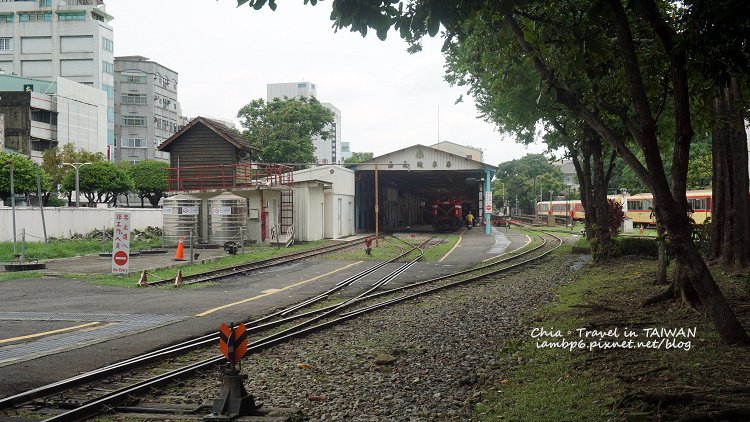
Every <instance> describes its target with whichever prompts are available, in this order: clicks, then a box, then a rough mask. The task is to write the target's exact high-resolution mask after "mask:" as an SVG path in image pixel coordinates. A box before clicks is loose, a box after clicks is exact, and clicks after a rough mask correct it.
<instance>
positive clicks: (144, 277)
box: [138, 270, 148, 287]
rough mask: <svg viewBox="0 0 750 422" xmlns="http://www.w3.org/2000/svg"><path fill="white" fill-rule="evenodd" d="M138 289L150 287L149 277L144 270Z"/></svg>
mask: <svg viewBox="0 0 750 422" xmlns="http://www.w3.org/2000/svg"><path fill="white" fill-rule="evenodd" d="M138 287H148V275H147V274H146V270H143V272H142V273H141V279H140V280H138Z"/></svg>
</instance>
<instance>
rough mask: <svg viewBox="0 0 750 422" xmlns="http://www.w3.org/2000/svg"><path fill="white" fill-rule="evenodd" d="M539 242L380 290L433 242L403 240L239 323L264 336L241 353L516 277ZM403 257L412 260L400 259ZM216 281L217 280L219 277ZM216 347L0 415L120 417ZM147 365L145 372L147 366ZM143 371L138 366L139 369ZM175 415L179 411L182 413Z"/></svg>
mask: <svg viewBox="0 0 750 422" xmlns="http://www.w3.org/2000/svg"><path fill="white" fill-rule="evenodd" d="M542 237H546V238H548V239H550V238H551V239H553V240H555V239H556V242H554V243H556V244H552V243H550V242H548V241H547V240H544V241H543V242H541V244H539V245H537V246H536V247H534V248H531V249H529V250H528V251H525V252H523V253H519V254H517V255H513V256H509V257H506V258H503V259H498V260H496V261H494V262H490V263H487V264H485V265H481V266H479V267H476V268H472V269H468V270H464V271H459V272H456V273H452V274H446V275H444V276H440V277H435V278H431V279H428V280H422V281H418V282H414V283H411V284H408V285H405V286H402V287H398V288H393V289H386V286H387V285H388V283H389V282H390V281H392V280H393V279H395V278H396V277H398V276H399V275H401V274H403V273H404V272H405V271H406V270H408V269H409V268H410V267H411V266H412V265H414V264H415V263H416V262H417V261H418V260H419V259H421V257H422V254H423V250H424V248H427V247H429V246H434V245H435V244H438V243H439V242H440V240H439V239H438V240H435V239H428V240H427V241H426V242H422V243H421V244H419V245H411V244H409V243H408V242H405V243H406V244H408V245H409V248H408V250H406V251H404V252H403V253H402V254H401V255H399V256H397V257H396V258H394V259H392V260H390V261H387V262H383V263H378V264H376V265H374V266H372V267H370V268H368V269H366V270H364V271H362V272H360V273H358V274H355V275H354V276H352V277H350V278H348V279H346V280H343V281H341V282H339V283H337V285H335V286H334V287H332V288H331V289H329V290H328V291H326V292H324V293H322V294H320V295H318V296H316V297H314V298H310V299H309V300H307V301H304V302H302V303H300V304H298V305H294V306H291V307H289V308H286V309H282V310H280V311H277V312H274V313H272V314H270V315H267V316H264V317H262V318H259V319H256V320H253V321H249V322H246V323H244V324H245V326H246V327H247V330H248V331H249V332H250V333H254V335H258V334H259V333H268V334H267V335H265V336H264V337H261V338H259V339H258V340H256V341H254V342H252V343H248V353H257V352H260V351H262V350H265V349H268V348H270V347H273V346H275V345H277V344H280V343H283V342H286V341H288V340H290V339H293V338H296V337H300V336H304V335H307V334H310V333H313V332H317V331H320V330H323V329H325V328H328V327H330V326H333V325H336V324H340V323H342V322H344V321H348V320H350V319H352V318H356V317H357V316H359V315H362V314H365V313H368V312H373V311H375V310H378V309H381V308H383V307H387V306H393V305H394V304H397V303H400V302H404V301H407V300H410V299H414V298H416V297H419V296H424V295H429V294H432V293H434V292H437V291H440V290H443V289H447V288H452V287H456V286H460V285H463V284H466V283H471V282H476V281H478V280H487V279H488V278H492V277H493V276H495V275H498V274H502V273H508V272H513V271H517V269H518V268H520V267H522V266H525V265H528V264H530V263H533V262H536V261H538V260H540V259H542V258H543V257H544V256H546V255H547V254H548V253H550V252H551V251H552V250H554V249H555V248H556V247H558V246H559V244H560V243H561V241H560V239H559V238H556V236H554V235H551V234H544V235H542ZM410 254H411V255H415V256H414V257H408V256H409V255H410ZM398 260H403V261H404V262H402V263H400V265H399V266H398V267H397V268H396V269H394V270H392V271H390V272H389V273H388V274H387V275H385V276H384V277H381V278H380V279H378V280H377V281H375V282H374V283H372V285H370V286H369V287H368V288H367V289H365V291H363V292H362V293H359V294H357V295H355V296H354V297H353V298H351V299H348V300H345V301H343V302H339V303H332V304H327V305H326V306H323V307H321V308H318V309H313V310H307V311H305V309H306V308H310V307H311V306H313V305H315V304H319V303H321V302H324V301H326V300H329V299H330V298H332V297H333V295H335V294H336V293H338V292H339V291H341V290H343V289H345V288H346V287H349V286H351V285H352V284H353V283H355V282H357V281H360V280H362V279H363V278H364V277H366V276H368V275H370V274H373V273H374V272H375V271H377V270H379V269H381V268H383V267H384V266H385V265H387V264H389V263H396V262H397V261H398ZM218 276H220V277H221V276H222V275H218ZM300 321H301V322H300ZM217 341H218V336H217V334H209V335H206V336H202V337H199V338H196V339H193V340H190V341H187V342H183V343H180V344H177V345H174V346H171V347H169V348H165V349H163V350H160V351H157V352H152V353H148V354H145V355H143V356H139V357H135V358H132V359H129V360H126V361H123V362H120V363H117V364H114V365H110V366H108V367H105V368H101V369H99V370H96V371H92V372H90V373H86V374H81V375H79V376H77V377H72V378H69V379H67V380H63V381H60V382H57V383H54V384H50V385H47V386H44V387H40V388H38V389H34V390H30V391H28V392H25V393H21V394H18V395H15V396H12V397H8V398H5V399H1V400H0V409H6V412H8V411H9V412H10V413H11V414H12V413H13V411H14V410H18V411H20V413H23V414H28V413H34V414H41V415H44V416H42V417H41V418H46V420H50V421H57V420H66V421H67V420H80V419H84V418H87V417H91V416H94V415H96V414H99V413H100V412H102V411H107V410H112V409H115V410H117V408H115V407H114V406H116V405H118V404H125V406H126V407H121V408H119V409H120V410H121V411H126V410H128V407H127V406H128V405H132V404H134V403H135V402H137V399H134V398H133V397H137V396H138V395H140V394H143V392H145V391H153V390H154V389H155V388H158V387H159V386H162V385H165V384H166V383H170V382H174V380H176V379H180V378H185V377H189V376H190V375H191V374H194V373H195V372H196V371H205V370H209V369H212V368H215V367H217V366H219V365H221V364H222V362H224V357H223V356H221V355H218V356H217V355H216V350H215V344H216V342H217ZM209 346H212V347H209ZM167 359H168V360H170V361H171V364H170V365H165V364H164V360H167ZM186 362H189V363H186ZM149 364H150V366H148V365H149ZM144 365H146V366H145V367H144ZM136 368H140V369H136ZM155 371H158V372H159V373H158V374H156V375H154V376H145V375H143V373H144V372H146V373H148V372H155ZM204 408H205V407H204V406H196V407H195V408H194V409H192V411H193V412H195V413H197V412H200V411H202V410H203V409H204ZM183 411H185V410H184V409H183ZM47 416H48V417H47Z"/></svg>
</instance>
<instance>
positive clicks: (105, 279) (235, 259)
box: [63, 240, 330, 288]
mask: <svg viewBox="0 0 750 422" xmlns="http://www.w3.org/2000/svg"><path fill="white" fill-rule="evenodd" d="M329 243H330V241H326V240H320V241H314V242H306V243H295V244H294V245H292V246H290V247H288V248H280V249H279V248H275V247H270V246H267V245H251V246H246V247H245V253H244V254H237V255H226V256H223V257H220V258H216V259H214V260H211V261H207V262H203V263H198V264H193V265H173V266H169V267H164V268H159V269H157V270H153V271H149V272H148V277H149V281H154V280H166V279H171V278H174V277H175V275H176V274H177V271H178V270H182V275H183V276H187V275H193V274H198V273H201V272H205V271H210V270H216V269H220V268H226V267H231V266H233V265H242V264H247V263H250V262H254V261H262V260H264V259H268V258H273V257H276V256H283V255H288V254H291V253H295V252H302V251H306V250H310V249H315V248H318V247H321V246H325V245H327V244H329ZM63 276H64V277H68V278H78V279H85V280H90V281H92V282H95V283H97V284H104V285H109V286H119V287H130V288H136V287H137V285H136V283H137V282H138V280H139V279H140V277H141V274H140V273H139V272H132V273H130V274H127V275H109V274H93V275H87V274H64V275H63ZM209 285H211V283H200V284H196V285H194V286H187V287H190V288H202V287H206V286H209ZM164 288H173V286H164Z"/></svg>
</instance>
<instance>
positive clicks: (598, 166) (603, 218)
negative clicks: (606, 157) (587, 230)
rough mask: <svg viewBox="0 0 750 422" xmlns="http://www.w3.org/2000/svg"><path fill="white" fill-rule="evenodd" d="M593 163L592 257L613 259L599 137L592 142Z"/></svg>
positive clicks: (595, 258)
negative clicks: (593, 232) (593, 228)
mask: <svg viewBox="0 0 750 422" xmlns="http://www.w3.org/2000/svg"><path fill="white" fill-rule="evenodd" d="M591 153H592V159H593V160H592V161H593V164H594V169H593V170H594V184H593V191H594V192H593V198H592V199H593V205H594V213H595V216H594V219H595V222H596V226H595V227H596V229H595V236H594V237H595V241H594V242H593V248H592V249H593V250H592V255H593V257H594V260H596V261H598V260H601V259H606V258H611V257H612V256H613V255H614V248H613V246H612V234H611V233H610V231H609V204H608V203H607V183H606V182H607V180H606V177H605V176H604V162H603V157H602V144H601V141H600V138H599V137H596V141H595V142H591Z"/></svg>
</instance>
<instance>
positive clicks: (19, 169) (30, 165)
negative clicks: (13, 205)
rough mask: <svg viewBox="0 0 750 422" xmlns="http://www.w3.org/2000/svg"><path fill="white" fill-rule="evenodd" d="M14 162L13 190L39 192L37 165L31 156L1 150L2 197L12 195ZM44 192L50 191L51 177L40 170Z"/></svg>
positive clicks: (0, 179)
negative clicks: (11, 167) (11, 177)
mask: <svg viewBox="0 0 750 422" xmlns="http://www.w3.org/2000/svg"><path fill="white" fill-rule="evenodd" d="M9 163H13V191H14V192H15V194H16V195H27V194H34V193H36V192H37V184H36V166H35V165H34V162H33V161H31V159H30V158H28V157H26V156H25V155H21V154H9V153H7V152H0V199H2V200H3V201H4V200H5V199H7V198H9V197H10V164H9ZM40 178H41V182H42V192H43V193H46V192H49V190H50V188H51V186H52V185H51V183H50V177H49V175H48V174H47V173H46V172H45V171H44V169H41V170H40Z"/></svg>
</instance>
